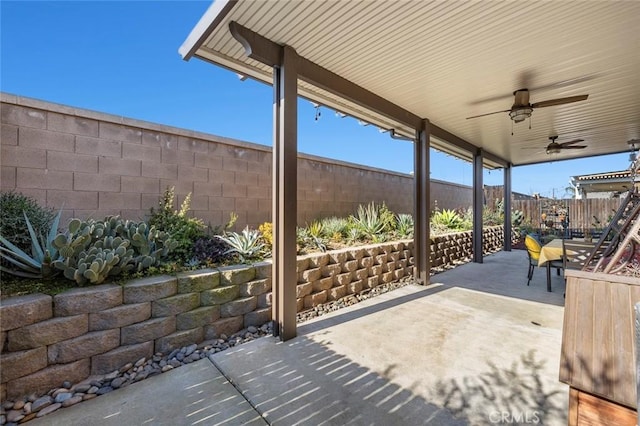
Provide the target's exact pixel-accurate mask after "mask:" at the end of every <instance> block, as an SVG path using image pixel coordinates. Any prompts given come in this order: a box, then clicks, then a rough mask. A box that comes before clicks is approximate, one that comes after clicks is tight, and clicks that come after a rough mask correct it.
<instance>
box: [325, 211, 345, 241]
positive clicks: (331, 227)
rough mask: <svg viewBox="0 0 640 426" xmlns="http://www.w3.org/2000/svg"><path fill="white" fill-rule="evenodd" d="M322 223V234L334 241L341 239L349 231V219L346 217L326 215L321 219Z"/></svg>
mask: <svg viewBox="0 0 640 426" xmlns="http://www.w3.org/2000/svg"><path fill="white" fill-rule="evenodd" d="M320 222H321V223H322V234H323V236H324V237H325V238H328V239H330V240H332V241H340V240H342V239H343V238H344V237H345V236H346V235H347V232H349V227H350V225H351V224H350V223H349V219H347V218H344V217H335V216H331V217H326V218H324V219H322V220H321V221H320Z"/></svg>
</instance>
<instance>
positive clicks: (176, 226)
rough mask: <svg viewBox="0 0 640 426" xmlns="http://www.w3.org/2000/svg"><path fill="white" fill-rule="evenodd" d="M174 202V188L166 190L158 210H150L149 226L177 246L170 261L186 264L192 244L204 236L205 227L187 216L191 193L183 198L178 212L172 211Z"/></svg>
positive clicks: (191, 253)
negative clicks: (165, 234) (169, 237)
mask: <svg viewBox="0 0 640 426" xmlns="http://www.w3.org/2000/svg"><path fill="white" fill-rule="evenodd" d="M174 202H175V188H174V187H170V188H167V189H166V191H165V192H164V194H163V196H162V198H161V199H160V201H159V208H158V209H157V210H155V209H153V208H151V212H150V216H149V225H151V226H154V227H155V228H156V229H157V230H159V231H163V232H166V233H168V234H169V235H170V236H171V238H172V240H173V241H175V243H176V244H177V246H176V248H175V250H173V251H172V252H171V254H170V259H171V260H175V261H178V262H182V263H186V262H188V261H190V260H191V258H192V257H193V244H194V243H195V241H196V240H197V239H198V238H199V237H201V236H203V235H204V229H205V225H204V223H203V222H202V220H201V219H198V218H195V217H189V216H188V212H189V210H190V209H191V193H189V194H187V196H186V197H185V198H184V200H183V201H182V204H181V205H180V209H179V210H174V208H173V206H174Z"/></svg>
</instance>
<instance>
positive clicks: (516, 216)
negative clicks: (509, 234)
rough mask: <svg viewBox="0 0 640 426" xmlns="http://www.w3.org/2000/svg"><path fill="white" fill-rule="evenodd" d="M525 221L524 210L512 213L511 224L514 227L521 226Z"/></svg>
mask: <svg viewBox="0 0 640 426" xmlns="http://www.w3.org/2000/svg"><path fill="white" fill-rule="evenodd" d="M523 220H524V212H522V210H514V211H512V212H511V223H512V224H513V226H520V224H521V223H522V221H523Z"/></svg>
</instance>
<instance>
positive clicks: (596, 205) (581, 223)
mask: <svg viewBox="0 0 640 426" xmlns="http://www.w3.org/2000/svg"><path fill="white" fill-rule="evenodd" d="M549 203H557V204H560V205H562V206H566V207H567V208H568V210H569V228H574V229H583V228H591V229H593V228H598V227H602V228H603V227H605V226H606V225H607V224H608V223H609V219H610V217H611V216H613V215H614V214H615V212H616V211H617V210H618V208H619V207H620V204H621V203H622V199H620V198H603V199H600V198H589V199H584V200H549V199H539V200H513V201H512V203H511V207H512V209H513V210H521V211H522V212H523V213H524V221H525V222H528V223H531V224H532V225H534V226H535V227H539V226H540V223H541V221H542V219H541V217H540V216H541V212H542V210H543V208H544V207H543V206H544V205H545V204H549ZM594 216H595V217H596V218H598V220H600V222H601V223H600V224H599V225H598V224H596V220H595V219H594Z"/></svg>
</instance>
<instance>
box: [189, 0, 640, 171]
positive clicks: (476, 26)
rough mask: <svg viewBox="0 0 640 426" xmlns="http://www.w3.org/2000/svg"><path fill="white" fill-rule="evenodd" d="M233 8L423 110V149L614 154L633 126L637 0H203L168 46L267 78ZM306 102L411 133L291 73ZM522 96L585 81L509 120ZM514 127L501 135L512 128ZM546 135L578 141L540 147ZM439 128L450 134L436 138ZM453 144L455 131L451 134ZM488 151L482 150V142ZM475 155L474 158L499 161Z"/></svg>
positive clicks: (536, 156) (639, 60) (527, 159)
mask: <svg viewBox="0 0 640 426" xmlns="http://www.w3.org/2000/svg"><path fill="white" fill-rule="evenodd" d="M232 21H235V22H237V23H238V24H240V25H242V26H243V27H246V28H248V29H249V30H251V31H253V32H255V33H257V34H259V35H261V36H263V37H265V38H267V39H269V40H271V41H273V42H275V43H278V44H281V45H288V46H291V47H293V48H294V49H295V50H296V51H297V53H298V54H299V55H300V56H301V57H304V58H306V59H307V60H309V61H311V62H313V63H315V64H317V65H319V66H321V67H323V68H325V69H327V70H329V71H331V72H333V73H335V74H337V75H339V76H341V77H344V78H345V79H347V80H349V81H351V82H352V83H355V84H357V85H358V86H360V87H362V88H364V89H366V90H368V91H370V92H373V93H374V94H376V95H379V96H380V97H382V98H384V99H387V100H388V101H390V102H392V103H394V104H395V105H397V106H399V107H401V108H403V109H405V110H407V111H409V112H411V113H413V114H415V115H417V116H419V117H422V118H427V119H429V120H430V122H431V123H432V124H433V125H435V127H436V128H437V129H439V130H441V131H440V132H432V139H431V144H432V146H433V147H434V148H436V149H440V150H442V151H445V152H448V153H451V154H453V155H456V156H459V157H461V158H465V159H471V158H472V154H471V153H469V152H467V151H466V150H464V149H461V148H460V147H459V146H456V144H455V143H451V142H452V140H451V139H452V138H451V137H450V135H447V133H450V134H453V135H455V136H457V137H458V138H459V139H458V140H460V139H462V140H463V141H467V142H469V143H471V144H472V145H474V146H476V147H479V148H482V149H483V150H484V151H485V152H487V153H489V154H493V155H494V156H495V157H498V159H503V160H506V161H507V162H509V163H511V164H513V165H523V164H532V163H538V162H545V161H551V160H553V161H557V160H564V159H570V158H580V157H589V156H595V155H603V154H613V153H620V152H625V151H628V150H629V145H628V144H627V141H628V140H630V139H634V138H635V139H638V138H640V53H639V52H640V32H639V31H638V28H637V26H638V23H639V22H640V2H638V1H601V2H572V1H563V2H538V1H533V2H502V1H500V2H498V1H483V2H459V1H449V2H442V1H437V2H427V1H396V0H392V1H383V0H377V1H371V0H366V1H357V0H349V1H320V0H318V1H296V0H286V1H284V0H281V1H238V2H236V1H234V0H225V1H216V2H215V3H214V4H213V5H212V6H211V7H210V8H209V10H208V11H207V13H205V15H204V16H203V17H202V19H201V20H200V22H199V23H198V24H197V26H196V27H195V28H194V29H193V31H192V33H191V34H190V35H189V37H188V39H187V40H186V41H185V42H184V44H183V45H182V47H181V48H180V53H181V54H182V56H183V58H185V59H188V58H190V57H192V56H195V57H199V58H201V59H203V60H206V61H209V62H213V63H215V64H218V65H221V66H223V67H226V68H229V69H231V70H233V71H235V72H237V73H240V74H243V75H246V76H249V77H252V78H256V79H258V80H260V81H263V82H266V83H269V84H271V83H272V81H273V78H272V72H273V70H272V68H271V67H270V66H268V65H265V64H262V63H260V62H258V61H255V60H253V59H251V58H249V57H248V56H247V55H246V53H245V50H244V48H243V47H242V46H241V44H240V43H239V42H238V41H236V39H234V38H233V36H232V35H231V32H230V31H229V23H230V22H232ZM298 84H299V89H298V90H299V94H300V95H301V96H303V97H305V98H307V99H309V100H312V101H313V102H316V103H319V104H321V105H324V106H327V107H329V108H332V109H335V110H338V111H340V112H343V113H346V114H348V115H351V116H354V117H357V118H359V119H362V120H365V121H368V122H371V123H373V124H375V125H377V126H379V127H381V128H384V129H392V128H393V129H395V130H396V132H399V133H400V134H404V135H408V136H413V135H414V134H415V133H414V129H412V128H411V127H410V126H407V125H406V124H404V125H403V124H401V123H398V122H396V121H394V120H393V119H390V118H388V117H385V116H382V115H380V114H377V113H375V112H373V111H371V110H369V109H367V108H365V107H363V106H361V105H357V104H355V103H352V102H349V101H346V100H344V99H342V98H341V97H339V96H336V95H334V94H332V93H330V92H328V91H326V90H322V89H320V88H318V87H315V86H313V85H311V84H309V83H307V82H304V81H302V80H300V81H299V82H298ZM521 88H528V89H529V90H530V96H531V99H530V102H531V103H535V102H540V101H545V100H549V99H556V98H564V97H569V96H574V95H583V94H588V95H589V98H588V99H587V100H586V101H582V102H576V103H571V104H565V105H558V106H551V107H547V108H537V109H534V111H533V114H532V116H531V123H530V124H531V129H529V120H525V121H523V122H521V123H518V124H513V127H512V121H511V120H510V118H509V116H508V114H507V113H506V112H504V113H501V114H495V115H489V116H486V117H480V118H475V119H471V120H467V119H466V117H469V116H473V115H479V114H483V113H488V112H493V111H500V110H507V109H509V108H510V107H511V105H512V104H513V100H514V97H513V95H512V92H513V91H515V90H517V89H521ZM512 130H513V135H512V134H511V133H512ZM554 134H557V135H559V138H558V142H564V141H569V140H572V139H576V138H580V139H584V140H585V142H584V144H585V145H587V148H586V149H582V150H563V151H562V152H560V153H559V154H552V155H548V154H546V153H545V149H544V148H545V147H546V145H547V144H548V142H549V141H548V137H549V136H550V135H554ZM447 139H449V140H447ZM458 145H459V144H458ZM489 157H491V155H489ZM494 160H495V158H494V159H491V158H488V159H487V158H485V160H484V162H485V166H486V167H500V161H494Z"/></svg>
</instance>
